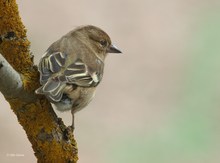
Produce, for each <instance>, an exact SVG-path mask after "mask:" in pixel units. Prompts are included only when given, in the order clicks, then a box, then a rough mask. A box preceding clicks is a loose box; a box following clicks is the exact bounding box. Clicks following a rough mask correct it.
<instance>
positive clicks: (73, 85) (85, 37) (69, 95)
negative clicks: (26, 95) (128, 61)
mask: <svg viewBox="0 0 220 163" xmlns="http://www.w3.org/2000/svg"><path fill="white" fill-rule="evenodd" d="M109 53H122V52H121V50H119V49H118V48H117V47H116V46H115V45H114V44H113V43H112V42H111V39H110V37H109V35H108V34H107V33H106V32H104V31H103V30H102V29H100V28H99V27H96V26H93V25H86V26H80V27H77V28H75V29H73V30H72V31H70V32H68V33H67V34H66V35H64V36H62V37H61V38H60V39H59V40H57V41H55V42H54V43H52V44H51V45H50V46H49V48H48V49H47V50H46V52H45V53H44V55H43V56H42V58H41V59H40V61H39V65H38V71H39V72H40V84H41V86H40V87H39V88H38V89H36V91H35V93H36V94H41V95H45V96H46V98H47V99H48V100H49V101H50V103H51V104H52V106H53V107H54V108H55V109H57V110H58V111H61V112H63V111H71V114H72V124H71V126H69V127H70V128H71V130H74V128H75V125H74V114H75V113H76V112H78V111H80V110H81V109H83V108H85V107H86V106H87V105H88V104H89V103H90V101H91V100H92V99H93V97H94V95H95V91H96V87H97V86H98V85H99V83H100V82H101V80H102V78H103V72H104V62H105V58H106V56H107V55H108V54H109Z"/></svg>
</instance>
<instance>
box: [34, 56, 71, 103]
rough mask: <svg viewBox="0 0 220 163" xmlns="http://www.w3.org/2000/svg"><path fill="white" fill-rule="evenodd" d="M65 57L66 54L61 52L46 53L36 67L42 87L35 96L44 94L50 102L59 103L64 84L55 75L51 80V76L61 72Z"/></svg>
mask: <svg viewBox="0 0 220 163" xmlns="http://www.w3.org/2000/svg"><path fill="white" fill-rule="evenodd" d="M66 57H67V56H66V54H64V53H61V52H55V53H52V54H48V53H46V55H45V57H43V58H42V59H41V60H40V63H39V66H38V70H39V72H40V83H41V85H42V86H41V87H40V88H38V89H37V90H36V91H35V92H36V93H37V94H45V95H46V96H47V97H48V98H49V100H50V101H52V102H59V101H60V100H61V98H62V96H63V92H62V89H63V88H64V87H65V84H64V82H62V81H59V80H58V79H57V78H56V75H55V78H53V77H52V75H53V74H56V73H58V72H59V71H60V70H61V68H62V67H63V66H64V64H65V62H66Z"/></svg>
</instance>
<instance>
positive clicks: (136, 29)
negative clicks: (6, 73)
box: [0, 0, 220, 163]
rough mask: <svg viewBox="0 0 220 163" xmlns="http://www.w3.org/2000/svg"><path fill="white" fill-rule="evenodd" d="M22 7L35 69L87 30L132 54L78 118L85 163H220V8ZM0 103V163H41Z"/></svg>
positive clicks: (191, 2) (154, 0)
mask: <svg viewBox="0 0 220 163" xmlns="http://www.w3.org/2000/svg"><path fill="white" fill-rule="evenodd" d="M18 3H19V7H20V13H21V16H22V19H23V22H24V24H25V25H26V28H27V30H28V38H29V40H30V41H31V42H32V44H31V51H32V52H33V54H34V55H35V63H37V62H38V61H39V58H40V56H41V55H42V54H43V53H44V51H45V50H46V49H47V47H48V46H49V45H50V44H51V43H52V42H53V41H55V40H57V39H58V38H59V37H60V36H62V35H63V34H65V33H67V32H68V31H69V30H71V29H73V28H75V27H77V26H79V25H83V24H93V25H96V26H99V27H101V28H103V29H104V30H105V31H106V32H107V33H108V34H109V35H110V36H111V38H112V40H113V42H114V43H115V44H116V45H117V46H118V47H120V49H121V50H122V51H123V53H124V54H123V55H117V54H112V55H109V56H108V58H107V60H106V61H107V62H106V63H107V64H106V67H105V74H104V80H103V81H102V83H101V85H100V86H99V88H98V90H97V94H96V97H95V99H94V100H93V102H92V103H91V104H90V105H89V106H88V107H87V108H86V109H85V110H83V111H81V112H79V113H78V114H77V115H76V130H75V133H76V139H77V142H78V147H79V158H80V160H79V163H219V162H220V154H219V153H220V86H219V83H220V1H219V0H166V1H165V0H136V1H128V0H111V1H103V0H93V1H85V0H80V1H74V0H65V1H60V0H38V1H21V0H19V1H18ZM0 98H1V99H0V100H1V109H0V131H1V134H0V162H2V163H14V162H17V163H24V162H27V163H29V162H36V159H35V157H34V155H33V151H32V149H31V144H30V143H29V142H28V140H27V138H26V135H25V133H24V131H23V129H22V128H21V126H20V125H19V124H18V123H17V120H16V117H15V115H14V114H13V113H12V111H11V110H10V109H9V106H8V104H7V103H6V102H5V100H4V98H3V97H2V96H1V97H0ZM59 116H62V117H63V119H64V120H65V122H66V124H70V123H71V116H70V113H65V114H60V113H59ZM39 120H40V119H39ZM10 154H20V155H23V156H20V157H12V156H10Z"/></svg>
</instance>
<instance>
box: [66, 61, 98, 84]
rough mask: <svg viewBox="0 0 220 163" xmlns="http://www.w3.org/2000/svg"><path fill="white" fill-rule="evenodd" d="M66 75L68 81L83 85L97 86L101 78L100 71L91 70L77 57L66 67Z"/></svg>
mask: <svg viewBox="0 0 220 163" xmlns="http://www.w3.org/2000/svg"><path fill="white" fill-rule="evenodd" d="M64 77H65V80H66V82H67V83H69V84H75V85H78V86H81V87H90V86H96V85H97V84H98V83H99V82H100V80H101V76H100V73H99V72H98V71H91V69H90V68H89V67H88V66H87V65H86V64H85V63H84V62H83V61H82V60H81V59H77V60H76V61H75V62H74V63H72V64H70V65H69V66H68V67H67V68H66V70H65V71H64Z"/></svg>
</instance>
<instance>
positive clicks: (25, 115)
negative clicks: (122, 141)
mask: <svg viewBox="0 0 220 163" xmlns="http://www.w3.org/2000/svg"><path fill="white" fill-rule="evenodd" d="M0 53H1V55H0V75H2V74H4V75H5V77H6V78H7V80H8V81H7V82H5V80H1V79H0V91H1V92H2V94H3V95H4V96H5V99H6V100H7V101H8V102H9V104H10V106H11V109H12V110H13V112H14V113H15V114H16V116H17V119H18V122H19V123H20V124H21V125H22V127H23V129H24V130H25V132H26V134H27V137H28V139H29V141H30V142H31V144H32V148H33V151H34V154H35V156H36V157H37V160H38V162H60V163H62V162H72V163H76V162H77V160H78V156H77V146H76V141H75V139H74V135H73V134H72V133H69V132H68V130H67V127H66V126H65V125H64V124H63V122H62V120H61V119H60V118H58V117H57V116H56V114H55V112H54V111H53V109H52V107H51V104H50V103H49V102H48V100H47V99H46V98H45V97H43V96H37V95H35V93H34V90H35V89H36V88H37V87H39V73H38V71H37V67H36V66H35V65H34V62H33V56H32V55H31V53H30V42H29V41H28V39H27V36H26V29H25V27H24V25H23V23H22V21H21V18H20V16H19V12H18V6H17V4H16V1H15V0H0ZM6 73H9V74H6ZM13 80H14V81H13ZM12 87H13V88H15V89H14V90H13V89H12ZM7 90H10V91H7ZM13 91H14V92H13ZM1 109H3V108H1Z"/></svg>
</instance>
